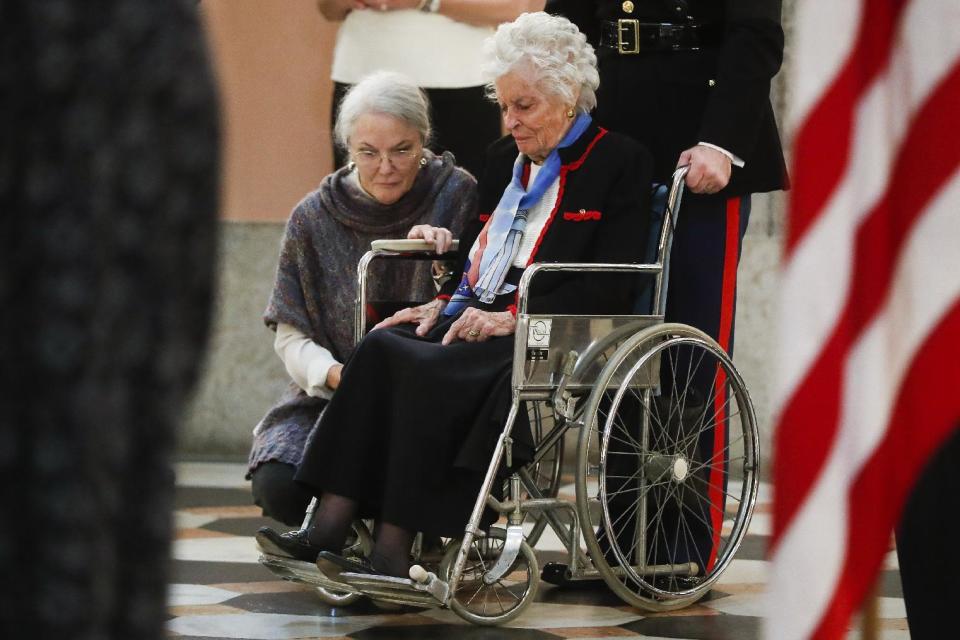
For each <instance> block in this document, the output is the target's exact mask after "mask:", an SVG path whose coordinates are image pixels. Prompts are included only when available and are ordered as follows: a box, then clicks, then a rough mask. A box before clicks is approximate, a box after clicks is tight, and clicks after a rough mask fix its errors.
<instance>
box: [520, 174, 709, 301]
mask: <svg viewBox="0 0 960 640" xmlns="http://www.w3.org/2000/svg"><path fill="white" fill-rule="evenodd" d="M689 170H690V166H689V165H683V166H681V167H677V169H676V171H674V172H673V179H672V182H671V185H670V192H669V194H668V195H667V205H666V208H665V210H664V214H663V226H662V227H661V230H660V241H659V243H658V244H657V256H658V260H657V262H654V263H652V264H624V263H601V262H535V263H533V264H531V265H530V266H528V267H527V268H526V269H525V270H524V272H523V275H522V276H521V277H520V284H519V285H518V286H517V298H518V299H517V313H518V314H525V313H527V294H528V292H529V290H530V283H531V282H532V281H533V279H534V278H535V277H536V276H537V275H538V274H540V273H543V272H547V271H577V272H584V271H586V272H592V273H650V274H654V275H655V276H656V287H655V289H654V300H655V301H656V306H655V307H654V309H653V315H663V310H664V309H666V307H667V279H668V278H667V276H668V273H669V265H670V249H671V248H672V247H673V230H674V228H676V226H677V220H678V219H679V213H680V201H681V200H682V199H683V191H684V186H685V183H684V180H685V178H686V177H687V171H689Z"/></svg>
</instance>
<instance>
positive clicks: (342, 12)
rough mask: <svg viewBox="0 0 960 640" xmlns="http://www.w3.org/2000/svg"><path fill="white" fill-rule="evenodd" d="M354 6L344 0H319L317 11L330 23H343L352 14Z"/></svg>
mask: <svg viewBox="0 0 960 640" xmlns="http://www.w3.org/2000/svg"><path fill="white" fill-rule="evenodd" d="M352 4H353V3H352V2H344V1H343V0H317V10H318V11H319V12H320V14H321V15H322V16H323V17H324V18H326V19H327V20H329V21H330V22H343V20H344V18H346V17H347V14H348V13H350V10H351V9H352V6H351V5H352Z"/></svg>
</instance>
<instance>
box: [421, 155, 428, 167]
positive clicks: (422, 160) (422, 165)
mask: <svg viewBox="0 0 960 640" xmlns="http://www.w3.org/2000/svg"><path fill="white" fill-rule="evenodd" d="M420 166H421V167H425V166H427V159H426V158H425V157H423V156H420Z"/></svg>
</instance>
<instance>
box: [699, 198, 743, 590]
mask: <svg viewBox="0 0 960 640" xmlns="http://www.w3.org/2000/svg"><path fill="white" fill-rule="evenodd" d="M723 241H724V247H723V285H722V288H721V293H720V326H719V328H718V329H717V341H718V343H719V344H720V347H721V348H722V349H723V350H724V351H726V352H728V353H729V352H730V334H731V333H732V330H733V312H734V308H735V307H736V297H737V264H738V262H739V261H740V198H739V197H737V198H730V199H729V200H727V230H726V236H725V237H724V239H723ZM726 384H727V374H726V372H724V370H723V369H722V368H721V367H720V366H719V365H718V366H717V376H716V383H715V387H714V394H713V399H714V400H713V401H714V404H713V418H714V427H713V453H712V454H711V456H710V479H709V480H708V482H709V485H708V486H709V487H710V489H709V491H708V493H709V495H710V524H711V526H712V528H713V545H711V547H710V559H709V560H708V562H707V570H708V571H709V570H711V569H713V565H714V563H716V561H717V551H718V550H719V547H720V532H721V529H722V527H723V508H724V500H723V497H724V496H723V486H724V482H723V480H724V477H723V476H724V473H725V472H726V469H725V467H726V465H725V464H724V461H725V460H726V455H723V454H722V452H725V451H726V436H727V421H726V410H725V408H726V395H727V394H726Z"/></svg>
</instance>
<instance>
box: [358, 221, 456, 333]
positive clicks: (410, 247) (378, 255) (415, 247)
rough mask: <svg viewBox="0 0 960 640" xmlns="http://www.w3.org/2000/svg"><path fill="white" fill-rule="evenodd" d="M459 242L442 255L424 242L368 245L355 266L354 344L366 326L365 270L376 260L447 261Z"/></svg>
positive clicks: (453, 253)
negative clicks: (368, 248) (368, 249)
mask: <svg viewBox="0 0 960 640" xmlns="http://www.w3.org/2000/svg"><path fill="white" fill-rule="evenodd" d="M459 245H460V241H459V240H454V241H453V243H452V244H451V245H450V250H449V251H448V252H447V253H444V254H437V253H434V247H433V244H432V243H430V242H427V241H426V240H407V239H389V238H383V239H380V240H374V241H373V242H371V243H370V251H367V252H366V253H365V254H363V256H362V257H361V258H360V262H359V263H358V264H357V297H356V300H355V304H354V309H355V310H354V330H353V338H354V342H355V343H358V342H360V339H361V338H363V334H364V329H365V328H366V324H367V309H366V299H367V269H368V268H369V266H370V263H371V262H373V261H374V260H377V259H386V260H449V259H452V258H453V257H454V255H455V252H456V250H457V247H458V246H459Z"/></svg>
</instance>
